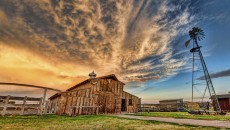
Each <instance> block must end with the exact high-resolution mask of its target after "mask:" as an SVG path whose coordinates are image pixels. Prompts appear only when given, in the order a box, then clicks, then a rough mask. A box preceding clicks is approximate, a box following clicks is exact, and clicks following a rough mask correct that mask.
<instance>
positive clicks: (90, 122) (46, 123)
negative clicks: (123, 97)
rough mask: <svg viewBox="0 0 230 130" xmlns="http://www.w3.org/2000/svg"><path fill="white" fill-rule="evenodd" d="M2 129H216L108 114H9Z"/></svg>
mask: <svg viewBox="0 0 230 130" xmlns="http://www.w3.org/2000/svg"><path fill="white" fill-rule="evenodd" d="M0 129H3V130H14V129H16V130H75V129H76V130H135V129H137V130H155V129H158V130H159V129H168V130H169V129H170V130H172V129H176V130H190V129H202V130H204V129H207V130H210V129H214V128H210V127H198V126H187V125H178V124H171V123H162V122H156V121H143V120H133V119H125V118H118V117H113V116H106V115H96V116H93V115H91V116H77V117H69V116H57V115H43V116H8V117H0Z"/></svg>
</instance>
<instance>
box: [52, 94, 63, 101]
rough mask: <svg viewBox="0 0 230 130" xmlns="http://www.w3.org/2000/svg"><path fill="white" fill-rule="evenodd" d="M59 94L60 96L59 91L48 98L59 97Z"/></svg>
mask: <svg viewBox="0 0 230 130" xmlns="http://www.w3.org/2000/svg"><path fill="white" fill-rule="evenodd" d="M59 96H61V93H55V94H54V95H53V96H51V97H50V98H49V99H50V100H52V99H54V98H56V97H59Z"/></svg>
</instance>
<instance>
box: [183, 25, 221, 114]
mask: <svg viewBox="0 0 230 130" xmlns="http://www.w3.org/2000/svg"><path fill="white" fill-rule="evenodd" d="M189 36H190V39H189V40H188V41H186V42H185V46H186V47H187V46H188V45H189V43H190V42H191V41H192V43H193V48H192V49H191V50H190V52H191V53H192V54H193V67H192V101H193V99H194V88H195V86H196V85H198V84H197V83H196V82H195V81H196V80H197V78H196V77H195V73H196V72H197V71H198V70H197V68H196V64H195V63H196V61H199V62H200V64H201V68H200V70H201V71H202V75H203V76H202V80H205V83H204V84H203V85H205V86H206V87H205V90H204V93H203V96H202V102H203V100H204V97H205V94H206V92H207V90H208V92H209V96H210V98H211V100H212V104H213V108H214V110H215V111H216V112H217V113H219V114H221V113H223V112H222V110H221V107H220V104H219V101H218V99H217V96H216V92H215V89H214V87H213V83H212V80H211V77H210V75H209V72H208V69H207V66H206V63H205V61H204V57H203V55H202V53H201V50H200V48H201V46H200V45H199V44H198V41H201V40H203V39H204V38H205V34H204V31H203V30H202V29H200V28H198V27H193V28H192V30H190V31H189Z"/></svg>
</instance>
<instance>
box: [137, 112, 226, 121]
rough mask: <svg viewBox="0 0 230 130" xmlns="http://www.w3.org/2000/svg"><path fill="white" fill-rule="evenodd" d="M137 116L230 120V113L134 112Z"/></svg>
mask: <svg viewBox="0 0 230 130" xmlns="http://www.w3.org/2000/svg"><path fill="white" fill-rule="evenodd" d="M134 115H135V116H152V117H173V118H187V119H201V120H223V121H230V113H228V114H227V115H225V116H221V115H215V116H214V115H191V114H189V113H187V112H149V113H148V112H141V113H137V114H134Z"/></svg>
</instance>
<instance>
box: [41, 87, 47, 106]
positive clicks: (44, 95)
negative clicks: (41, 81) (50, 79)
mask: <svg viewBox="0 0 230 130" xmlns="http://www.w3.org/2000/svg"><path fill="white" fill-rule="evenodd" d="M46 92H47V89H44V94H43V100H42V105H44V104H45V100H46Z"/></svg>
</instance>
